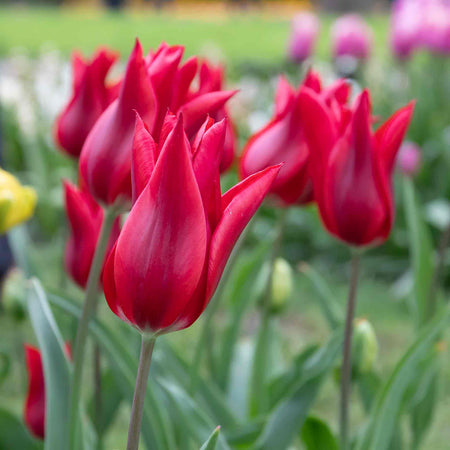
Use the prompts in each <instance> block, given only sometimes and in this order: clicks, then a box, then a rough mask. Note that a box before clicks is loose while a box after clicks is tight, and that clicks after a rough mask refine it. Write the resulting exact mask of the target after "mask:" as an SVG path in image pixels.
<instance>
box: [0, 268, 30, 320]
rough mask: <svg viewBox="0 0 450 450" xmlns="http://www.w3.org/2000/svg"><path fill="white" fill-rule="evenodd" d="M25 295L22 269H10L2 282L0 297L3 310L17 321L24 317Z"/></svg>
mask: <svg viewBox="0 0 450 450" xmlns="http://www.w3.org/2000/svg"><path fill="white" fill-rule="evenodd" d="M25 297H26V285H25V277H24V275H23V273H22V271H21V270H19V269H12V270H10V271H9V272H8V274H7V276H6V278H5V280H4V282H3V287H2V294H1V298H2V303H3V307H4V308H5V312H6V313H7V314H8V315H10V316H11V317H12V318H13V319H14V320H15V321H17V322H22V321H23V320H24V319H25V317H26V310H27V309H26V304H25V302H26V299H25Z"/></svg>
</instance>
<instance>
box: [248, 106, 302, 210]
mask: <svg viewBox="0 0 450 450" xmlns="http://www.w3.org/2000/svg"><path fill="white" fill-rule="evenodd" d="M296 106H297V105H296V104H295V103H292V104H291V107H290V108H289V109H288V110H286V111H285V114H284V115H280V116H277V117H275V118H274V119H272V121H271V122H269V123H268V124H267V125H266V126H265V127H264V128H263V129H262V130H260V131H259V132H258V133H256V134H255V135H253V136H252V137H251V138H250V140H249V141H248V143H247V145H246V146H245V149H244V151H243V153H242V156H241V161H240V172H241V173H240V174H241V178H245V177H247V176H249V175H251V174H253V173H256V172H258V171H260V170H262V169H265V168H266V167H269V166H273V165H275V164H280V163H284V165H283V167H282V168H281V170H280V172H279V174H278V177H277V179H276V180H275V182H274V183H273V185H272V188H271V191H272V192H275V193H277V192H278V191H279V190H282V189H283V187H284V186H285V185H286V184H287V183H290V182H293V180H294V179H297V180H298V179H299V177H300V178H302V179H303V178H305V183H306V177H304V174H305V171H306V170H307V163H308V156H309V149H308V145H307V143H306V139H305V134H304V129H303V122H302V119H301V116H300V111H299V108H298V107H296ZM305 183H303V186H304V184H305ZM301 187H302V186H297V187H296V190H297V188H298V189H300V188H301ZM297 192H298V191H297ZM300 195H301V191H300V192H299V193H298V196H297V197H300ZM286 199H287V197H286ZM296 200H297V199H295V200H294V202H295V201H296Z"/></svg>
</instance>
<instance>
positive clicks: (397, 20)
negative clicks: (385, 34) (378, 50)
mask: <svg viewBox="0 0 450 450" xmlns="http://www.w3.org/2000/svg"><path fill="white" fill-rule="evenodd" d="M391 47H392V51H393V53H394V55H395V56H397V57H398V58H399V59H406V58H409V57H410V56H411V55H412V53H413V52H414V51H415V50H417V49H425V50H428V51H431V52H433V53H438V54H441V55H448V54H450V2H448V1H446V0H397V1H396V2H395V3H394V6H393V9H392V20H391Z"/></svg>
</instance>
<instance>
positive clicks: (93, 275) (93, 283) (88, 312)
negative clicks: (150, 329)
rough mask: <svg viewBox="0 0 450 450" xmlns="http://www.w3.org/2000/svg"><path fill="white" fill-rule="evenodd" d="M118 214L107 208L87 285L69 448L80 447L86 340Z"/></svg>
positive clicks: (76, 352) (78, 340)
mask: <svg viewBox="0 0 450 450" xmlns="http://www.w3.org/2000/svg"><path fill="white" fill-rule="evenodd" d="M117 215H118V209H117V208H115V207H114V206H112V207H111V208H108V209H106V210H105V213H104V216H103V223H102V227H101V229H100V234H99V237H98V241H97V247H96V249H95V253H94V257H93V259H92V264H91V270H90V272H89V277H88V281H87V284H86V291H85V298H84V303H83V311H82V314H81V318H80V321H79V322H78V329H77V336H76V338H75V347H74V358H73V377H72V389H71V394H70V416H69V417H70V435H69V444H70V446H69V448H70V449H71V450H77V442H78V435H79V433H78V431H79V430H78V408H79V403H80V391H81V381H82V378H83V366H84V359H85V358H84V356H85V352H86V341H87V334H88V328H89V322H90V320H91V318H92V316H93V314H94V313H95V310H96V307H97V298H98V284H99V278H100V272H101V270H102V266H103V260H104V257H105V253H106V248H107V244H108V240H109V236H110V234H111V229H112V226H113V224H114V220H115V219H116V217H117Z"/></svg>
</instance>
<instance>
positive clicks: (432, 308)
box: [427, 225, 450, 320]
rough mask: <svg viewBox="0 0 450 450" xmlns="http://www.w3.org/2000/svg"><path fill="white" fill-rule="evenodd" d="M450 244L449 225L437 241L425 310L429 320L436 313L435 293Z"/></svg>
mask: <svg viewBox="0 0 450 450" xmlns="http://www.w3.org/2000/svg"><path fill="white" fill-rule="evenodd" d="M449 243H450V225H448V226H447V228H445V230H444V231H443V232H442V234H441V238H440V240H439V247H438V254H437V259H436V266H435V269H434V274H433V280H432V282H431V287H430V297H429V301H428V304H427V306H428V308H427V319H428V320H431V319H432V318H433V317H434V314H435V313H436V307H437V305H436V303H437V301H436V300H437V292H438V289H439V284H440V282H441V278H442V272H443V270H444V267H445V253H446V251H447V248H448V246H449Z"/></svg>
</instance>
